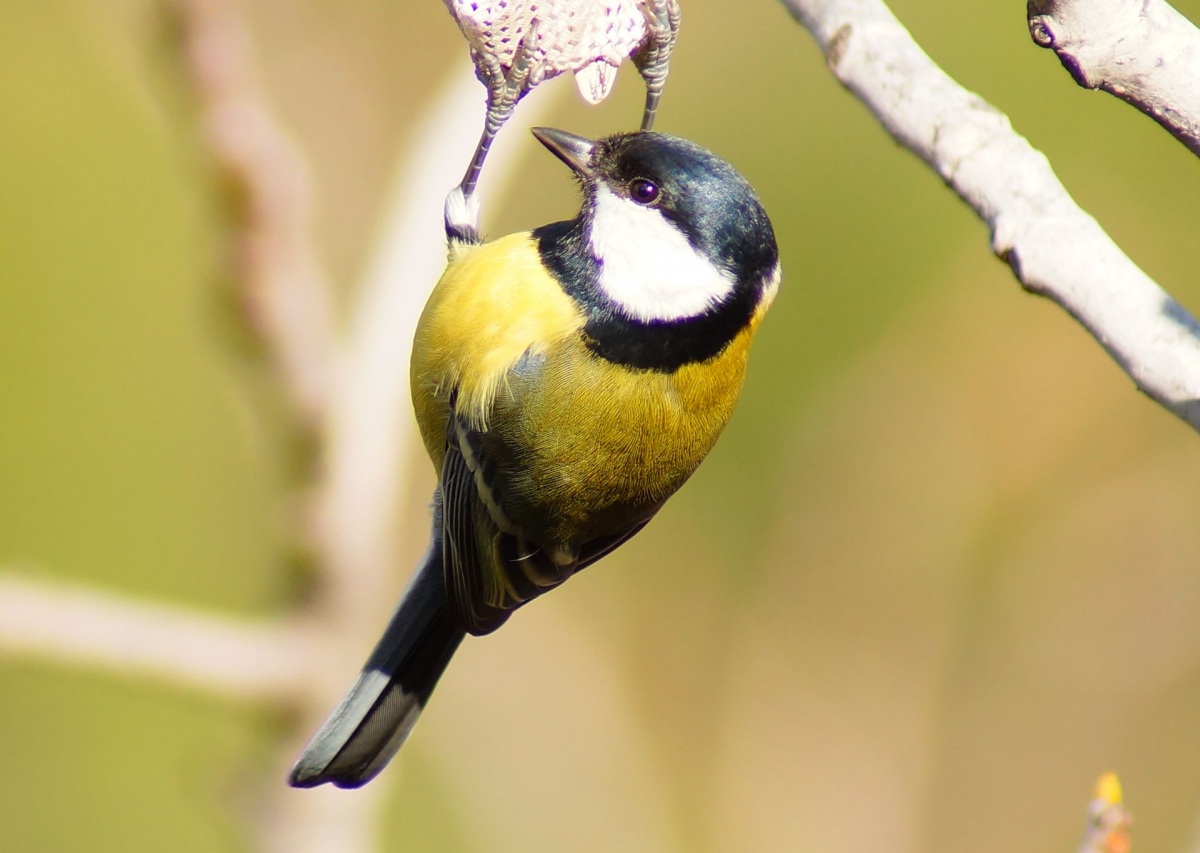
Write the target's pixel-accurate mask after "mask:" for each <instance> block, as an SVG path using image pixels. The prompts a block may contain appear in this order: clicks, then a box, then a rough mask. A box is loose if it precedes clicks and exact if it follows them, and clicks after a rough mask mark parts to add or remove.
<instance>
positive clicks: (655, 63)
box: [633, 0, 679, 130]
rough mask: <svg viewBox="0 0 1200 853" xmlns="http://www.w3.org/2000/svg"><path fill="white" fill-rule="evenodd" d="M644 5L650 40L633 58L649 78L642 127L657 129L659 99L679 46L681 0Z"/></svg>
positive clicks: (656, 0)
mask: <svg viewBox="0 0 1200 853" xmlns="http://www.w3.org/2000/svg"><path fill="white" fill-rule="evenodd" d="M641 6H642V14H644V15H645V16H646V44H645V46H644V47H643V48H642V49H641V50H640V51H639V52H638V54H637V55H636V56H634V58H633V61H634V64H635V65H637V68H638V71H639V72H640V73H641V75H642V79H644V80H645V81H646V107H645V110H644V111H643V112H642V130H653V129H654V117H655V115H656V114H657V113H658V101H659V99H660V98H661V97H662V91H663V87H664V86H665V85H666V84H667V70H668V68H667V64H668V62H669V61H670V58H671V51H672V50H673V49H674V47H675V35H676V33H678V32H679V2H678V0H643V2H642V4H641Z"/></svg>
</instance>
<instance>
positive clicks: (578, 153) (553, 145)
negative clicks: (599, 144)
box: [532, 127, 596, 180]
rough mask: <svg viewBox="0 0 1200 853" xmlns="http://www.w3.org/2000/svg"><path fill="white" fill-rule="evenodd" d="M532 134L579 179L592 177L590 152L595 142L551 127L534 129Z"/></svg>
mask: <svg viewBox="0 0 1200 853" xmlns="http://www.w3.org/2000/svg"><path fill="white" fill-rule="evenodd" d="M532 133H533V135H534V136H536V137H537V140H538V142H540V143H542V144H543V145H545V146H546V147H547V148H549V149H550V151H551V152H552V153H553V154H554V156H555V157H557V158H558V159H559V160H562V161H563V162H564V163H566V164H567V165H568V166H570V167H571V168H572V169H573V170H575V173H576V174H577V175H579V177H581V178H583V179H585V180H587V179H588V178H591V177H592V150H593V149H594V148H595V147H596V143H595V142H592V140H590V139H584V138H583V137H582V136H576V135H575V134H573V133H567V132H566V131H565V130H555V129H554V128H552V127H535V128H533V130H532Z"/></svg>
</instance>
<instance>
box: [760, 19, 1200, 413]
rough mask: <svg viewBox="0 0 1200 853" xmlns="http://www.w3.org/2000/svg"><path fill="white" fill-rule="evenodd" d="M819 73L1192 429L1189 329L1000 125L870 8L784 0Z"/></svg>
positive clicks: (1194, 326) (1194, 395) (1186, 319)
mask: <svg viewBox="0 0 1200 853" xmlns="http://www.w3.org/2000/svg"><path fill="white" fill-rule="evenodd" d="M783 3H784V5H785V6H786V7H787V8H788V9H789V10H790V11H791V13H792V14H793V15H794V16H795V17H796V18H797V20H799V21H800V22H801V23H802V24H803V25H804V26H805V27H806V28H807V29H808V30H809V31H810V32H811V33H812V35H813V37H814V38H815V39H816V41H817V43H818V44H819V45H820V46H821V48H822V50H824V52H825V55H826V58H827V60H828V63H829V67H830V69H831V70H832V71H833V73H834V74H835V75H836V76H837V78H838V79H839V80H840V81H841V82H842V83H843V84H844V85H845V86H846V87H847V88H848V89H850V91H852V92H853V93H854V94H855V95H857V96H858V97H859V98H861V99H862V101H863V102H864V103H865V104H866V105H867V107H868V108H869V109H870V110H871V112H872V113H874V114H875V116H876V117H877V118H878V119H879V121H880V123H881V124H883V126H884V127H885V128H886V129H887V130H888V132H889V133H891V134H892V135H893V136H894V137H895V138H896V139H897V140H898V141H900V142H901V143H902V144H904V145H905V146H906V147H908V148H909V149H910V150H911V151H913V152H914V153H915V154H916V155H917V156H919V157H920V158H921V159H923V160H925V162H927V163H928V164H929V165H930V166H932V167H933V168H934V170H936V171H937V173H938V174H939V175H941V176H942V178H943V179H944V180H945V181H946V182H947V184H949V185H950V187H951V188H952V189H953V190H954V191H955V192H956V193H958V195H959V196H960V197H961V198H962V199H963V200H964V201H965V202H967V204H969V205H970V206H971V208H972V209H974V210H975V212H976V213H977V214H978V215H979V216H980V217H981V218H982V219H983V220H984V221H985V222H987V223H988V225H989V226H990V228H991V231H992V250H993V251H994V252H995V253H996V254H997V255H998V256H999V257H1000V258H1001V259H1003V260H1004V261H1006V262H1007V263H1008V264H1009V266H1011V267H1012V269H1013V272H1014V273H1015V274H1016V276H1017V278H1018V280H1019V281H1020V282H1021V284H1022V285H1024V286H1025V287H1026V288H1027V289H1029V290H1031V291H1033V292H1035V293H1039V294H1042V295H1044V296H1048V297H1050V298H1051V299H1052V300H1054V301H1055V302H1057V303H1058V304H1059V305H1061V306H1062V307H1063V308H1064V309H1066V310H1067V312H1068V313H1070V314H1071V316H1073V317H1074V318H1075V319H1076V320H1078V321H1079V322H1080V323H1081V324H1082V325H1083V326H1084V327H1085V328H1086V329H1087V330H1088V331H1089V332H1090V333H1091V334H1092V336H1093V337H1095V338H1096V340H1097V341H1098V342H1099V343H1100V345H1101V346H1103V347H1104V348H1105V349H1106V350H1107V351H1108V353H1109V354H1110V355H1111V356H1112V357H1113V359H1114V360H1115V361H1116V362H1117V364H1118V365H1120V366H1121V368H1122V369H1123V370H1124V371H1125V372H1126V373H1128V374H1129V375H1130V377H1132V379H1133V380H1134V382H1135V384H1136V385H1137V387H1138V388H1139V389H1140V390H1142V391H1143V392H1144V393H1146V394H1147V395H1148V396H1150V397H1151V398H1153V399H1154V400H1156V401H1158V402H1159V403H1161V404H1162V405H1163V406H1165V407H1166V408H1167V409H1169V410H1170V411H1172V412H1174V413H1175V414H1176V415H1178V416H1179V417H1180V418H1182V419H1183V420H1185V421H1186V422H1187V423H1189V424H1191V425H1192V427H1193V428H1195V429H1200V324H1198V323H1197V322H1196V320H1195V319H1194V318H1193V317H1192V315H1191V314H1189V313H1188V312H1187V310H1186V309H1185V308H1184V307H1183V306H1182V305H1180V304H1179V303H1178V302H1177V301H1175V299H1173V298H1172V297H1171V295H1170V294H1168V293H1167V292H1166V291H1164V290H1163V289H1162V288H1161V287H1159V286H1158V285H1157V284H1156V283H1155V282H1154V281H1153V280H1152V279H1150V277H1149V276H1147V275H1146V274H1145V273H1144V272H1142V270H1140V269H1139V268H1138V267H1137V266H1136V265H1135V264H1134V263H1133V262H1132V261H1131V260H1130V259H1129V258H1128V257H1127V256H1126V255H1125V254H1124V253H1123V252H1122V251H1121V250H1120V248H1119V247H1118V246H1117V245H1116V244H1115V243H1114V242H1113V241H1112V239H1111V238H1110V237H1109V236H1108V235H1107V234H1106V233H1105V232H1104V230H1103V229H1102V228H1101V227H1100V226H1099V224H1098V223H1097V222H1096V221H1095V220H1094V219H1093V218H1092V217H1091V216H1089V215H1088V214H1087V213H1085V212H1084V211H1083V210H1081V209H1080V208H1079V207H1078V206H1077V205H1076V204H1075V202H1074V201H1073V200H1072V199H1071V197H1070V195H1069V194H1068V193H1067V191H1066V189H1065V188H1064V187H1063V185H1062V184H1061V183H1060V182H1059V180H1058V178H1057V177H1056V176H1055V174H1054V171H1053V170H1052V169H1051V168H1050V164H1049V162H1048V161H1047V160H1046V157H1045V155H1043V154H1042V153H1041V152H1040V151H1037V150H1036V149H1034V148H1033V147H1032V146H1031V145H1030V144H1029V142H1028V141H1027V140H1026V139H1025V138H1024V137H1022V136H1020V135H1019V134H1017V133H1016V132H1015V131H1013V129H1012V126H1011V124H1010V123H1009V120H1008V118H1007V117H1006V116H1005V115H1004V114H1002V113H1001V112H1000V111H998V110H997V109H996V108H995V107H993V106H991V105H990V104H988V103H987V102H986V101H984V100H983V99H982V98H980V97H979V96H978V95H976V94H974V93H972V92H969V91H967V90H966V89H964V88H962V87H961V86H959V85H958V84H957V83H956V82H955V81H954V80H952V79H951V78H950V77H949V76H948V75H947V74H946V73H945V72H943V71H942V70H941V69H940V68H939V67H938V66H937V65H936V64H935V63H934V62H933V61H932V60H931V59H930V58H929V57H928V56H927V55H926V54H925V53H924V51H922V50H921V48H920V47H919V46H918V45H917V44H916V42H915V41H913V39H912V36H911V35H909V33H908V31H907V30H905V29H904V27H903V26H902V25H901V24H900V22H899V21H898V20H896V18H895V16H893V15H892V13H891V12H890V11H889V10H888V8H887V7H886V6H885V5H884V4H883V3H882V2H879V0H783Z"/></svg>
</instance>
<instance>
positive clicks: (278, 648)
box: [0, 572, 312, 704]
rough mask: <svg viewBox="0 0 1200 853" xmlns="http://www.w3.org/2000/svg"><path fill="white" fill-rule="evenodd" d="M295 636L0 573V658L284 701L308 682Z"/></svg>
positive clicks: (288, 627) (293, 629) (268, 623)
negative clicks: (26, 660)
mask: <svg viewBox="0 0 1200 853" xmlns="http://www.w3.org/2000/svg"><path fill="white" fill-rule="evenodd" d="M304 634H305V632H304V630H303V629H302V628H300V627H299V626H297V625H296V624H294V623H291V622H288V621H281V620H277V619H249V618H234V617H229V616H224V615H220V614H216V613H206V612H202V611H199V610H196V609H193V608H190V607H184V606H181V605H173V604H163V603H157V602H149V601H139V600H137V599H134V598H132V597H130V596H128V595H119V594H116V593H110V592H102V591H100V590H94V589H89V588H86V587H83V586H80V585H77V584H69V583H62V582H56V581H48V580H33V579H31V578H29V577H28V576H25V577H22V576H18V575H16V574H14V573H11V572H0V656H21V657H27V658H32V659H37V660H46V661H53V662H55V663H64V664H69V665H73V666H88V667H93V668H96V669H102V670H107V671H109V672H113V673H116V674H119V675H123V676H136V677H147V676H149V677H152V678H155V679H158V680H161V681H163V682H166V683H169V684H174V685H178V686H182V687H187V688H189V689H199V690H203V691H204V692H206V693H216V694H218V695H222V696H226V697H229V698H232V699H236V700H238V701H243V702H245V701H257V702H269V703H275V704H280V703H284V704H290V703H294V702H295V701H296V699H297V697H299V696H300V695H302V694H303V692H304V690H305V688H306V683H307V680H308V674H309V673H308V670H309V667H310V663H309V660H310V659H311V658H312V654H311V650H310V649H308V646H309V643H308V642H307V641H306V639H305V636H304Z"/></svg>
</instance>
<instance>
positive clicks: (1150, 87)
mask: <svg viewBox="0 0 1200 853" xmlns="http://www.w3.org/2000/svg"><path fill="white" fill-rule="evenodd" d="M1028 15H1029V33H1030V35H1032V36H1033V40H1034V42H1036V43H1037V44H1038V45H1040V46H1042V47H1047V48H1051V49H1052V50H1053V51H1054V52H1055V53H1056V54H1058V58H1059V60H1060V61H1061V62H1062V64H1063V67H1064V68H1066V69H1067V70H1068V71H1069V72H1071V76H1072V77H1074V78H1075V82H1076V83H1078V84H1079V85H1080V86H1083V87H1084V88H1087V89H1103V90H1104V91H1106V92H1109V93H1110V94H1113V95H1116V96H1117V97H1118V98H1120V99H1121V100H1123V101H1128V102H1129V103H1130V104H1133V106H1135V107H1137V108H1138V109H1139V110H1141V111H1142V112H1144V113H1145V114H1146V115H1148V116H1150V117H1151V118H1152V119H1154V120H1155V121H1157V122H1158V123H1159V124H1161V125H1162V126H1163V127H1165V128H1166V129H1167V130H1169V131H1170V132H1171V133H1172V135H1174V136H1175V137H1176V138H1177V139H1178V140H1179V141H1180V142H1182V143H1183V144H1184V145H1186V146H1187V147H1188V148H1190V149H1191V150H1192V152H1193V153H1195V154H1200V30H1198V29H1196V27H1195V26H1193V25H1192V23H1191V22H1190V21H1189V20H1188V19H1187V18H1185V17H1184V16H1183V15H1181V14H1179V12H1177V11H1176V10H1175V9H1174V8H1173V7H1172V6H1171V5H1169V4H1168V3H1166V2H1164V0H1029V3H1028Z"/></svg>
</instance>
